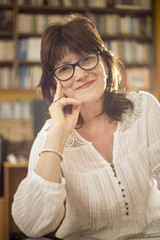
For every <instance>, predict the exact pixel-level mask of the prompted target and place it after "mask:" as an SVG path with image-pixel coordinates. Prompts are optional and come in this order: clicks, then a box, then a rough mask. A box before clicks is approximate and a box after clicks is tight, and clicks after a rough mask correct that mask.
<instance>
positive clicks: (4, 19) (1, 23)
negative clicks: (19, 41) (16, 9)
mask: <svg viewBox="0 0 160 240" xmlns="http://www.w3.org/2000/svg"><path fill="white" fill-rule="evenodd" d="M12 30H13V11H12V10H9V9H8V10H6V9H3V8H2V9H0V32H6V31H7V32H9V31H12Z"/></svg>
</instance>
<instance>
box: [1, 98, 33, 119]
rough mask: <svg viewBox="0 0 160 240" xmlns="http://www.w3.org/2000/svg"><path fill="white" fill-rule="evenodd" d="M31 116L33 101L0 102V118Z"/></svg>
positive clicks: (28, 117)
mask: <svg viewBox="0 0 160 240" xmlns="http://www.w3.org/2000/svg"><path fill="white" fill-rule="evenodd" d="M31 118H32V103H31V102H29V101H23V102H20V101H18V102H13V103H11V102H1V103H0V120H4V119H12V120H30V119H31Z"/></svg>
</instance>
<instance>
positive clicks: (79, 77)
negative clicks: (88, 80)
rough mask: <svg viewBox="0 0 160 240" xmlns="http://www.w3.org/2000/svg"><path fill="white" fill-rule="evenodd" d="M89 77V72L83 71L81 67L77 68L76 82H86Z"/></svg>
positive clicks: (75, 73)
mask: <svg viewBox="0 0 160 240" xmlns="http://www.w3.org/2000/svg"><path fill="white" fill-rule="evenodd" d="M87 75H88V72H87V70H83V69H82V68H80V67H79V66H76V67H75V72H74V79H75V81H79V80H84V79H85V77H86V76H87Z"/></svg>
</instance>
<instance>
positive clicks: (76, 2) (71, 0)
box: [17, 0, 102, 7]
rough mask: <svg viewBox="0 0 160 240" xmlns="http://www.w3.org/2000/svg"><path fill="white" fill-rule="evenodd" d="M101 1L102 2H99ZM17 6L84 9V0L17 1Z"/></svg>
mask: <svg viewBox="0 0 160 240" xmlns="http://www.w3.org/2000/svg"><path fill="white" fill-rule="evenodd" d="M100 1H102V0H100ZM17 2H18V5H30V6H46V5H47V6H56V7H57V6H64V7H72V6H77V7H84V6H85V0H18V1H17Z"/></svg>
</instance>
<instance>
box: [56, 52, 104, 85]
mask: <svg viewBox="0 0 160 240" xmlns="http://www.w3.org/2000/svg"><path fill="white" fill-rule="evenodd" d="M99 53H100V51H96V52H93V53H88V54H86V55H85V56H83V57H82V58H80V59H79V60H78V61H77V62H76V63H74V64H65V65H62V66H60V67H58V68H56V69H54V70H53V71H52V74H53V75H54V76H55V77H56V78H57V79H58V80H60V81H67V80H69V79H70V78H72V77H73V75H74V73H75V67H76V66H79V67H80V68H81V69H83V70H91V69H93V68H95V67H96V66H97V64H98V62H99Z"/></svg>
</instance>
